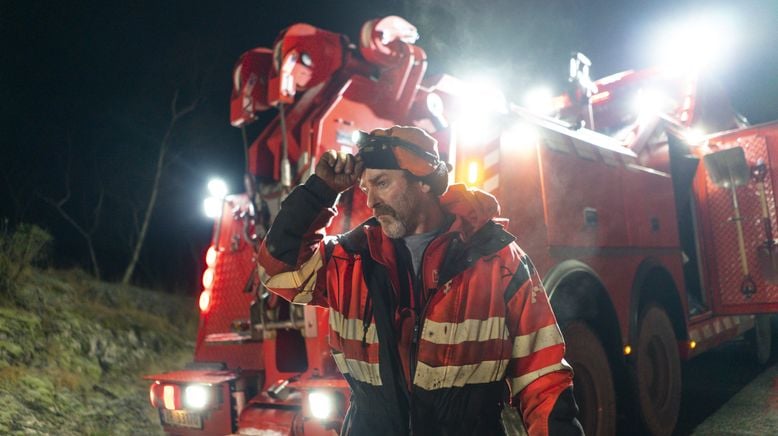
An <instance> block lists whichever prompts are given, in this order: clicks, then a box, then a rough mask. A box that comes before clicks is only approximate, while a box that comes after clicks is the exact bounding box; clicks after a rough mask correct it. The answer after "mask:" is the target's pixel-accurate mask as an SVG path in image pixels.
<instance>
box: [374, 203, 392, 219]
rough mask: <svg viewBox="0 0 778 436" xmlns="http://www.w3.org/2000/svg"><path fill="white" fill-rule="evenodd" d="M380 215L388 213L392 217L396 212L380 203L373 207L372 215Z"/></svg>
mask: <svg viewBox="0 0 778 436" xmlns="http://www.w3.org/2000/svg"><path fill="white" fill-rule="evenodd" d="M381 215H389V216H392V217H396V216H397V213H396V212H395V210H394V209H392V208H391V207H389V206H386V205H383V204H382V205H379V206H377V207H376V208H375V209H373V216H381Z"/></svg>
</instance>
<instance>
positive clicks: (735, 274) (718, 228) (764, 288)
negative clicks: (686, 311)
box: [696, 135, 778, 314]
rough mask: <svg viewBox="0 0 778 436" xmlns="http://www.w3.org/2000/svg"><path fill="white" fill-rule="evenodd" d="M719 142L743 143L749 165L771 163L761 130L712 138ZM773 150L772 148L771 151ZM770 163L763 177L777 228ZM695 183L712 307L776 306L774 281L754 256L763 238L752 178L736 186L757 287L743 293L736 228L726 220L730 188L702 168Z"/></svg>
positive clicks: (752, 309)
mask: <svg viewBox="0 0 778 436" xmlns="http://www.w3.org/2000/svg"><path fill="white" fill-rule="evenodd" d="M716 145H717V146H719V147H720V148H729V147H737V146H739V147H742V148H743V150H744V151H745V155H746V161H747V163H748V165H754V164H755V163H756V161H757V160H758V159H764V160H765V161H766V162H768V163H770V166H771V167H774V165H773V162H771V161H770V158H769V156H768V148H767V142H766V141H765V138H764V137H763V136H756V135H751V136H742V137H739V138H729V139H728V141H727V142H726V143H719V144H715V145H714V146H716ZM770 154H775V153H770ZM772 173H773V170H772V169H771V170H770V171H769V172H768V175H767V178H766V180H765V185H766V194H767V202H768V208H769V212H770V220H771V222H772V226H773V228H776V227H775V226H776V224H775V223H776V209H775V192H774V189H773V180H774V174H772ZM697 178H698V180H697V181H696V185H697V186H698V187H702V188H703V189H704V192H703V193H702V195H701V196H700V202H699V206H698V207H699V209H700V211H701V217H702V227H703V235H704V239H705V240H704V246H703V253H704V255H703V259H705V264H706V265H705V267H706V273H707V280H706V282H705V283H706V284H705V286H706V288H708V289H709V292H710V293H711V294H712V295H711V296H712V302H713V309H714V312H716V313H720V314H744V313H760V312H767V311H775V310H778V286H776V285H771V284H769V283H767V282H766V281H765V280H764V278H763V276H762V273H761V271H760V270H759V264H758V262H757V249H758V247H759V246H760V245H762V244H764V242H765V233H764V230H763V227H762V223H761V214H762V212H761V211H762V209H761V205H760V201H759V192H758V187H757V184H756V182H755V181H754V180H751V181H750V182H749V183H748V184H747V185H745V186H740V187H738V188H737V189H736V192H737V197H738V203H739V206H740V215H741V216H742V223H743V236H744V240H745V254H746V260H747V264H748V269H749V273H750V275H751V277H752V279H753V280H754V281H755V282H756V287H757V290H756V293H755V294H754V295H753V296H751V297H748V296H746V295H745V294H744V293H743V292H741V285H742V283H743V271H742V267H741V261H740V255H739V251H738V239H737V228H736V225H735V223H734V222H733V221H732V220H731V217H732V216H734V207H733V204H732V196H731V192H730V190H729V189H725V188H721V187H717V186H715V185H714V184H713V182H711V180H710V178H709V177H708V176H707V174H706V172H705V171H704V170H702V171H700V172H699V173H698V175H697Z"/></svg>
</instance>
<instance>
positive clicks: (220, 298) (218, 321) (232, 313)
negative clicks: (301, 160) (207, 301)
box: [195, 195, 263, 370]
mask: <svg viewBox="0 0 778 436" xmlns="http://www.w3.org/2000/svg"><path fill="white" fill-rule="evenodd" d="M246 201H247V200H246V197H245V195H241V196H233V197H230V198H228V201H226V202H225V207H224V214H223V217H222V221H221V227H220V232H219V233H220V234H219V238H218V240H217V241H216V242H217V251H218V255H217V258H216V265H215V270H216V273H215V276H214V284H213V290H212V295H211V305H210V307H209V309H208V311H207V312H206V313H205V314H201V315H200V323H201V324H200V330H199V337H198V343H197V347H196V349H195V360H196V361H200V362H225V363H226V364H227V367H228V368H238V367H240V368H242V369H257V370H258V369H262V367H263V364H262V344H261V343H259V342H256V343H249V344H242V345H237V344H224V345H222V344H212V343H205V342H204V339H205V337H206V336H208V335H210V334H219V333H230V332H233V330H232V323H233V321H235V320H247V319H249V307H250V304H251V301H252V300H253V299H254V293H253V292H245V288H246V284H247V283H248V281H249V276H250V274H251V273H252V272H253V271H254V249H253V247H252V246H251V244H249V243H247V242H246V241H245V239H244V238H243V220H241V219H236V217H235V215H234V213H233V210H235V208H240V207H242V206H245V202H246Z"/></svg>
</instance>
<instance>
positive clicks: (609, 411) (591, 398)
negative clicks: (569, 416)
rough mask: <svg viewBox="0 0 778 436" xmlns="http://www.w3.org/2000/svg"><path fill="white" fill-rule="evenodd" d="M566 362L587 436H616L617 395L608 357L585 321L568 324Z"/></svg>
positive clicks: (564, 332) (565, 333) (563, 330)
mask: <svg viewBox="0 0 778 436" xmlns="http://www.w3.org/2000/svg"><path fill="white" fill-rule="evenodd" d="M562 333H563V335H564V337H565V344H566V347H567V352H566V354H565V356H566V359H567V361H568V362H569V363H570V365H572V367H573V371H574V376H573V392H574V394H575V401H576V403H578V408H579V409H580V411H579V413H578V419H579V420H580V421H581V425H582V426H583V428H584V433H585V434H586V435H587V436H612V435H615V434H616V416H617V415H616V393H615V390H614V388H613V376H612V373H611V367H610V363H609V362H608V356H607V354H605V349H604V348H603V347H602V344H601V343H600V339H599V338H598V337H597V335H595V334H594V332H593V331H592V330H591V328H590V327H589V326H588V325H587V324H586V323H585V322H582V321H573V322H571V323H569V324H567V325H566V326H565V327H564V328H563V329H562Z"/></svg>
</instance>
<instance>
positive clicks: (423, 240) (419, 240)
mask: <svg viewBox="0 0 778 436" xmlns="http://www.w3.org/2000/svg"><path fill="white" fill-rule="evenodd" d="M440 232H441V229H437V230H433V231H431V232H427V233H420V234H418V235H408V236H405V237H404V238H403V241H405V246H406V247H408V251H410V252H411V261H412V262H413V273H414V274H416V275H418V274H419V268H420V267H421V258H422V256H423V255H424V250H425V249H426V248H427V245H429V243H430V242H432V240H433V239H435V236H438V235H439V234H440Z"/></svg>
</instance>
